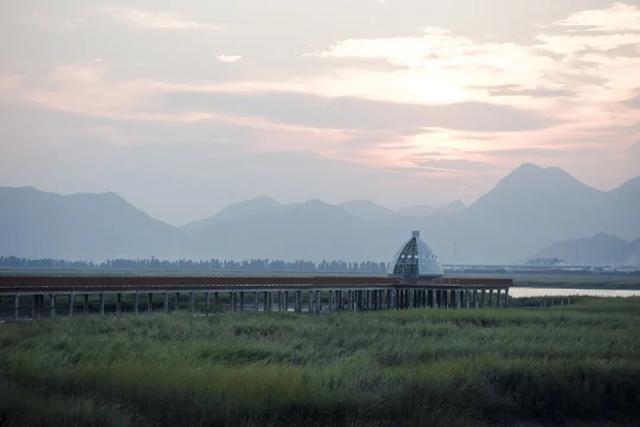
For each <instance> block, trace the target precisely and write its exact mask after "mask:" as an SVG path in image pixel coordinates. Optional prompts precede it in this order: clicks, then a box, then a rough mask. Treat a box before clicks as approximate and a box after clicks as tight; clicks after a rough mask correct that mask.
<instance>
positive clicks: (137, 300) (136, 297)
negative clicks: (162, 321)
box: [133, 292, 140, 314]
mask: <svg viewBox="0 0 640 427" xmlns="http://www.w3.org/2000/svg"><path fill="white" fill-rule="evenodd" d="M139 305H140V295H138V292H136V293H134V294H133V311H134V312H135V313H136V314H138V310H139V308H140V307H139Z"/></svg>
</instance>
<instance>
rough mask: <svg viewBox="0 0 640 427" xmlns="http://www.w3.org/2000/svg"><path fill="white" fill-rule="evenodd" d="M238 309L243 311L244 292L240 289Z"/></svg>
mask: <svg viewBox="0 0 640 427" xmlns="http://www.w3.org/2000/svg"><path fill="white" fill-rule="evenodd" d="M240 311H241V312H242V311H244V292H242V291H240Z"/></svg>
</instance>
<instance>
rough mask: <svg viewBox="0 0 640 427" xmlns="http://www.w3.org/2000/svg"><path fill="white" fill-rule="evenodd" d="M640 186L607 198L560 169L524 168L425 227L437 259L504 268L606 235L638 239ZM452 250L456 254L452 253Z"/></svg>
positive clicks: (624, 187) (630, 186)
mask: <svg viewBox="0 0 640 427" xmlns="http://www.w3.org/2000/svg"><path fill="white" fill-rule="evenodd" d="M639 183H640V180H638V179H637V178H636V179H633V180H630V181H628V182H627V183H625V184H624V185H622V186H621V187H619V188H617V189H615V190H613V191H609V192H605V191H599V190H596V189H594V188H591V187H589V186H587V185H585V184H583V183H582V182H580V181H578V180H577V179H576V178H574V177H573V176H571V175H569V174H568V173H567V172H565V171H563V170H562V169H559V168H541V167H538V166H535V165H532V164H524V165H522V166H520V167H519V168H517V169H516V170H514V171H513V172H512V173H511V174H509V175H508V176H506V177H505V178H503V179H502V180H501V181H500V182H498V184H497V185H496V186H495V187H494V188H493V189H492V190H491V191H489V192H488V193H487V194H485V195H484V196H482V197H480V198H479V199H478V200H477V201H476V202H475V203H474V204H472V205H471V206H469V207H468V208H467V209H466V210H464V211H463V212H461V213H460V214H458V215H453V216H450V217H447V218H439V219H436V218H434V220H433V221H429V223H428V224H425V227H426V230H427V231H428V232H430V233H431V234H432V235H433V239H434V242H433V246H434V248H435V249H436V250H439V251H440V254H441V257H444V258H445V259H447V260H450V261H453V262H464V263H476V262H477V263H486V262H498V263H508V262H513V261H514V260H518V259H524V258H525V257H527V256H529V255H531V254H532V253H534V252H535V251H537V250H538V249H539V248H541V247H545V246H547V245H550V244H551V243H553V242H556V241H559V240H565V239H571V238H575V237H576V236H585V235H591V234H593V233H596V232H599V231H604V232H607V233H610V234H614V235H618V236H621V237H623V238H627V239H630V238H635V237H636V236H638V235H640V221H638V218H639V217H640V203H639V202H638V199H640V185H638V184H639ZM454 242H455V244H456V254H455V255H454V254H453V251H452V247H453V244H454Z"/></svg>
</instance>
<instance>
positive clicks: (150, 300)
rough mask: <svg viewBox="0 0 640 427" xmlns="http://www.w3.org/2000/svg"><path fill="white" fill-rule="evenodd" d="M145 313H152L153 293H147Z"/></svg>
mask: <svg viewBox="0 0 640 427" xmlns="http://www.w3.org/2000/svg"><path fill="white" fill-rule="evenodd" d="M147 313H153V294H152V293H151V292H149V293H147Z"/></svg>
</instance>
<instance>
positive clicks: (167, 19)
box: [102, 7, 222, 31]
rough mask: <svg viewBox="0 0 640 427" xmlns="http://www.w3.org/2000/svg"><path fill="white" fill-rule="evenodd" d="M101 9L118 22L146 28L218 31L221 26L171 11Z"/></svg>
mask: <svg viewBox="0 0 640 427" xmlns="http://www.w3.org/2000/svg"><path fill="white" fill-rule="evenodd" d="M102 10H103V11H104V12H106V13H108V14H109V15H110V16H111V17H113V18H114V19H116V20H118V21H120V22H123V23H125V24H127V25H130V26H133V27H136V28H142V29H147V30H203V31H219V30H221V29H222V26H221V25H218V24H212V23H205V22H198V21H193V20H190V19H186V18H184V17H182V16H180V15H176V14H172V13H159V12H147V11H144V10H138V9H126V8H117V7H105V8H103V9H102Z"/></svg>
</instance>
